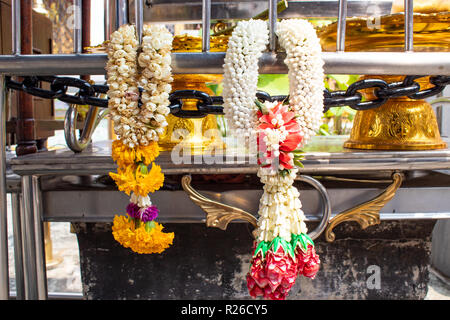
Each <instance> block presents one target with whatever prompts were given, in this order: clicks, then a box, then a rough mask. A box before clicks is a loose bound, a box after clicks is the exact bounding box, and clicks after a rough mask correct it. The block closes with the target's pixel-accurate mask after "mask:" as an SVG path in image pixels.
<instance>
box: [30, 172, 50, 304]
mask: <svg viewBox="0 0 450 320" xmlns="http://www.w3.org/2000/svg"><path fill="white" fill-rule="evenodd" d="M31 183H32V197H33V222H34V225H33V228H34V236H35V237H34V243H35V245H34V247H35V248H36V280H37V283H36V284H37V294H38V299H39V300H46V299H47V298H48V296H47V294H48V293H47V273H46V265H45V243H44V226H43V219H42V202H41V192H40V187H39V177H37V176H32V181H31Z"/></svg>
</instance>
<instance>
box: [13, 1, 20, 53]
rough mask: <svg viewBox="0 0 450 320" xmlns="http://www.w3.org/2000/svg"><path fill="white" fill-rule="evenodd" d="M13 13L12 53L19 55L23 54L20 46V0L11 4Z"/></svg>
mask: <svg viewBox="0 0 450 320" xmlns="http://www.w3.org/2000/svg"><path fill="white" fill-rule="evenodd" d="M11 11H12V24H11V28H12V53H13V54H17V55H19V54H20V53H21V46H20V34H21V29H20V0H13V1H12V3H11Z"/></svg>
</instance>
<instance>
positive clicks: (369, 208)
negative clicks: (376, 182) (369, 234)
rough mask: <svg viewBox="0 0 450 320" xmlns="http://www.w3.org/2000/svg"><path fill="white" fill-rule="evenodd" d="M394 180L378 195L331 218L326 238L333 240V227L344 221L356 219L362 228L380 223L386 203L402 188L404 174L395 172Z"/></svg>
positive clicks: (329, 240)
mask: <svg viewBox="0 0 450 320" xmlns="http://www.w3.org/2000/svg"><path fill="white" fill-rule="evenodd" d="M392 179H393V182H392V183H391V184H390V185H389V186H388V187H387V188H386V189H385V190H384V191H383V192H382V193H381V194H380V195H378V196H377V197H375V198H373V199H371V200H369V201H366V202H364V203H362V204H359V205H357V206H355V207H353V208H350V209H347V210H345V211H343V212H341V213H339V214H337V215H336V216H334V217H333V219H331V220H330V223H329V224H328V227H327V230H326V231H325V240H326V241H328V242H333V241H334V240H335V238H336V236H335V234H334V232H333V229H334V228H335V227H336V226H337V225H338V224H341V223H342V222H346V221H355V222H357V223H358V224H359V225H360V226H361V229H366V228H367V227H369V226H373V225H376V224H379V223H380V210H381V209H382V208H383V207H384V205H385V204H386V203H388V202H389V201H391V200H392V198H394V196H395V193H396V191H397V190H398V189H399V188H400V186H401V184H402V181H403V175H402V174H401V173H399V172H395V173H394V174H393V176H392Z"/></svg>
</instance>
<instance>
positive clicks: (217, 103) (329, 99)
mask: <svg viewBox="0 0 450 320" xmlns="http://www.w3.org/2000/svg"><path fill="white" fill-rule="evenodd" d="M422 77H424V76H406V77H405V79H404V80H403V81H402V82H395V83H387V82H386V81H384V80H381V79H364V80H359V81H356V82H354V83H353V84H351V85H350V86H349V87H348V88H347V90H345V91H329V90H325V91H324V112H326V111H328V110H329V109H330V108H333V107H340V106H349V107H350V108H352V109H354V110H368V109H374V108H378V107H379V106H381V105H383V104H384V103H386V101H388V99H390V98H396V97H403V96H406V97H408V98H411V99H425V98H428V97H431V96H434V95H436V94H438V93H440V92H442V91H443V90H444V88H445V87H446V86H447V85H449V84H450V76H432V77H430V83H431V84H432V85H433V86H432V87H431V88H428V89H424V90H420V85H419V83H418V82H416V81H415V80H416V79H419V78H422ZM43 83H48V84H50V89H44V88H43V87H42V84H43ZM6 86H7V87H8V88H9V89H13V90H19V91H23V92H26V93H28V94H31V95H33V96H37V97H41V98H45V99H58V100H60V101H63V102H66V103H69V104H77V105H91V106H96V107H101V108H107V107H108V99H107V98H106V97H105V98H102V97H100V96H102V95H103V96H104V95H106V93H107V92H108V90H109V88H108V86H107V85H98V84H92V83H90V82H89V81H85V80H82V79H79V78H72V77H55V76H32V77H24V78H23V80H22V81H21V82H19V81H15V80H12V79H11V78H10V77H7V78H6ZM70 88H75V89H76V90H77V91H76V92H75V93H74V94H70V93H68V92H69V89H70ZM368 89H373V95H375V97H376V98H375V99H373V100H366V101H363V95H362V93H361V92H360V91H361V90H368ZM140 90H142V89H140ZM256 97H257V99H259V100H260V101H261V102H264V101H282V100H286V101H288V100H289V96H271V95H269V94H268V93H267V92H263V91H258V93H257V95H256ZM185 99H195V100H197V106H196V110H185V109H183V100H185ZM169 100H170V106H169V108H170V113H171V114H172V115H174V116H176V117H179V118H202V117H205V116H206V115H208V114H223V107H222V104H223V98H222V97H220V96H210V95H209V94H207V93H206V92H203V91H198V90H177V91H174V92H172V93H171V94H170V96H169Z"/></svg>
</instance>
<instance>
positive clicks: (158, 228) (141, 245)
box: [112, 216, 174, 254]
mask: <svg viewBox="0 0 450 320" xmlns="http://www.w3.org/2000/svg"><path fill="white" fill-rule="evenodd" d="M162 229H163V226H162V225H161V224H159V223H156V222H154V227H153V228H152V229H151V230H149V231H148V230H146V228H145V224H141V225H140V226H139V227H138V228H136V227H135V223H134V221H133V220H131V219H129V218H127V217H125V216H115V217H114V223H113V226H112V230H113V236H114V239H116V241H117V242H119V243H120V244H121V245H122V246H123V247H125V248H130V249H131V250H133V251H134V252H136V253H141V254H150V253H161V252H163V251H164V250H165V249H167V248H168V247H170V245H172V243H173V238H174V233H173V232H170V233H164V232H162Z"/></svg>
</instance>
